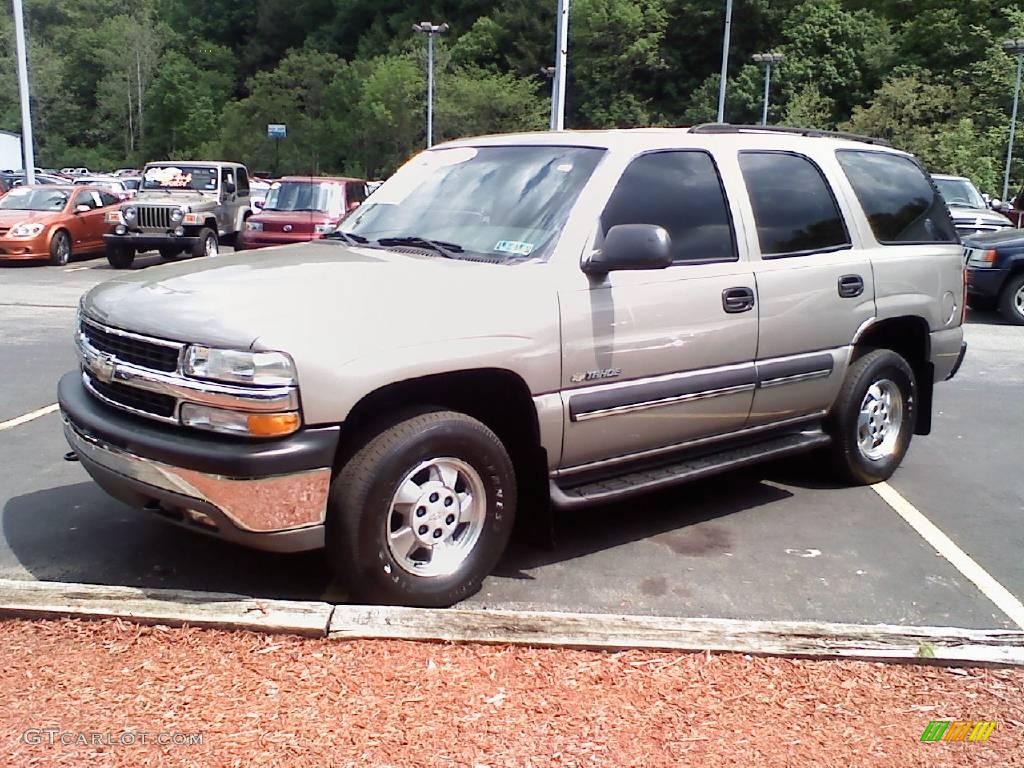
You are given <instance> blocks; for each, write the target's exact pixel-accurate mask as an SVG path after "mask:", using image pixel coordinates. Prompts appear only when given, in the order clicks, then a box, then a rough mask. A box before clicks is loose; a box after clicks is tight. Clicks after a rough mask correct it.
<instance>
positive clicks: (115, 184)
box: [74, 176, 133, 202]
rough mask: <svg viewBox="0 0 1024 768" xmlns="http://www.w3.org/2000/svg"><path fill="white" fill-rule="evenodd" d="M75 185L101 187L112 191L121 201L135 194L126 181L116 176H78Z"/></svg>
mask: <svg viewBox="0 0 1024 768" xmlns="http://www.w3.org/2000/svg"><path fill="white" fill-rule="evenodd" d="M74 184H75V186H88V187H100V188H101V189H105V190H107V191H108V192H110V193H111V194H112V195H113V196H114V197H116V198H117V199H118V200H119V201H121V202H124V201H125V200H128V199H130V198H131V197H132V196H133V195H132V193H131V192H130V191H129V189H128V187H126V186H125V184H124V181H123V180H121V179H118V178H116V177H114V176H78V177H76V178H75V181H74Z"/></svg>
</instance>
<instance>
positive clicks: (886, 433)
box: [829, 349, 917, 485]
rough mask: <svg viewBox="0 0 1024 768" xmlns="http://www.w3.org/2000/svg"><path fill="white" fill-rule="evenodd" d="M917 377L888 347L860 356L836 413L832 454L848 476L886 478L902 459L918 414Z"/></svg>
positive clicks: (866, 481) (860, 480)
mask: <svg viewBox="0 0 1024 768" xmlns="http://www.w3.org/2000/svg"><path fill="white" fill-rule="evenodd" d="M916 409H917V381H916V379H915V378H914V371H913V369H911V367H910V366H909V365H908V364H907V361H906V360H904V359H903V358H902V357H900V356H899V355H898V354H896V353H895V352H893V351H892V350H889V349H876V350H872V351H871V352H868V353H867V354H865V355H863V356H862V357H860V358H858V359H857V360H856V361H854V363H853V364H852V365H850V368H849V370H848V371H847V372H846V379H845V381H844V382H843V386H842V389H841V390H840V391H839V397H838V399H837V400H836V404H835V406H834V408H833V411H832V413H831V414H830V416H829V421H830V424H829V427H830V429H829V431H830V432H831V434H832V439H833V443H832V445H831V451H832V458H833V461H834V463H835V465H836V467H837V469H838V470H839V472H840V474H841V475H842V476H843V477H844V479H846V480H848V481H850V482H852V483H855V484H858V485H870V484H871V483H879V482H881V481H882V480H887V479H888V478H889V477H891V476H892V473H893V472H895V471H896V468H897V467H898V466H899V465H900V462H902V461H903V457H904V456H905V455H906V454H907V449H908V448H909V447H910V439H911V438H912V437H913V435H914V424H915V421H916V419H917V410H916Z"/></svg>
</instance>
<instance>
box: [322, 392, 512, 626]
mask: <svg viewBox="0 0 1024 768" xmlns="http://www.w3.org/2000/svg"><path fill="white" fill-rule="evenodd" d="M441 457H445V458H453V459H457V460H460V461H462V462H464V463H465V464H467V465H469V466H470V467H471V468H472V469H473V470H474V471H475V472H476V473H477V477H478V480H480V481H481V483H482V487H483V488H484V490H485V493H484V496H485V498H486V508H485V510H484V512H483V522H482V527H481V528H480V529H479V536H478V538H477V539H476V542H475V544H474V545H473V546H472V547H471V548H470V549H469V551H468V554H467V555H466V557H465V559H464V560H462V561H461V563H460V564H459V565H458V567H457V569H456V570H454V572H452V573H450V574H440V575H432V576H426V575H418V574H416V573H413V572H411V571H410V570H408V569H407V568H406V567H403V565H402V564H401V563H400V562H399V560H398V559H396V557H395V556H394V555H393V553H392V551H391V547H390V546H389V544H388V537H389V534H390V531H391V529H392V526H393V524H394V521H395V515H394V513H393V512H392V507H391V504H392V500H393V499H394V497H395V494H396V493H397V490H398V487H399V485H400V484H401V483H402V482H403V481H404V480H405V478H406V476H407V475H408V474H409V473H410V472H412V471H413V470H414V469H416V468H417V467H418V466H420V465H421V463H423V462H426V461H430V460H433V459H437V458H441ZM428 492H429V489H428ZM429 500H430V501H437V499H436V494H434V495H433V496H431V497H429ZM442 501H443V500H442ZM418 504H419V502H417V503H416V504H411V505H410V507H409V513H408V514H409V515H410V517H409V520H410V521H414V518H413V517H412V515H413V514H414V512H413V509H414V508H415V509H416V513H415V514H419V513H420V512H421V510H422V508H421V507H419V506H418ZM515 509H516V484H515V471H514V469H513V467H512V462H511V460H510V459H509V456H508V453H507V452H506V450H505V447H504V446H503V445H502V443H501V441H500V440H499V439H498V437H497V436H496V435H495V434H494V433H493V432H492V431H491V430H490V429H488V428H487V427H486V426H485V425H484V424H482V423H480V422H479V421H477V420H476V419H473V418H470V417H469V416H466V415H465V414H461V413H455V412H452V411H430V412H427V413H423V414H420V415H416V416H411V417H408V418H406V419H405V420H403V421H400V422H398V423H397V424H394V426H390V427H387V428H385V429H382V430H381V431H379V432H378V433H377V434H376V435H375V436H374V437H372V438H371V439H369V440H368V441H367V442H366V443H365V444H364V445H363V446H362V448H360V449H359V450H358V451H357V452H356V453H355V455H353V456H352V458H351V459H349V460H348V461H347V462H346V464H345V465H344V467H343V468H342V469H341V471H340V472H339V473H338V474H337V475H336V477H335V479H334V481H333V482H332V484H331V492H330V497H329V501H328V511H327V531H326V541H327V553H328V557H329V558H330V560H331V564H332V567H333V568H334V569H335V571H336V572H337V573H338V575H339V576H340V577H341V578H342V579H343V580H344V582H345V583H346V584H347V586H348V588H349V594H350V597H351V599H353V600H355V601H357V602H364V603H382V604H389V605H409V606H421V607H431V608H440V607H447V606H450V605H453V604H455V603H457V602H459V601H460V600H464V599H465V598H467V597H469V596H471V595H473V594H474V593H475V592H476V591H477V590H479V589H480V584H481V583H482V582H483V580H484V577H486V576H487V575H488V574H489V573H490V572H491V570H492V569H493V568H494V566H495V565H496V564H497V562H498V560H499V558H500V557H501V555H502V553H503V552H504V550H505V546H506V545H507V544H508V540H509V535H510V534H511V532H512V528H513V524H514V521H515ZM431 525H433V523H431ZM417 526H418V523H417ZM426 527H427V526H423V527H422V528H423V529H426ZM399 528H401V526H399ZM466 530H467V531H468V530H469V529H468V528H467V529H466ZM409 551H410V552H411V551H412V550H409Z"/></svg>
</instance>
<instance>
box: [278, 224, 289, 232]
mask: <svg viewBox="0 0 1024 768" xmlns="http://www.w3.org/2000/svg"><path fill="white" fill-rule="evenodd" d="M281 229H283V230H284V231H285V232H291V231H292V225H291V224H285V225H284V226H283V227H281Z"/></svg>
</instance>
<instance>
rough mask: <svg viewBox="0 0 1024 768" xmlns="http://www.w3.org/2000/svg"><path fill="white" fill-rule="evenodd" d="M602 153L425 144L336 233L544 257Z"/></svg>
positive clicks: (478, 252) (498, 254)
mask: <svg viewBox="0 0 1024 768" xmlns="http://www.w3.org/2000/svg"><path fill="white" fill-rule="evenodd" d="M603 155H604V150H602V149H596V148H585V147H555V146H503V147H458V148H452V149H438V150H430V151H427V152H424V153H422V154H420V155H418V156H417V157H416V158H414V159H413V160H411V161H410V162H408V163H407V164H406V165H405V166H403V167H402V168H401V169H399V171H398V172H397V173H396V174H395V175H394V176H392V177H391V178H390V179H388V180H387V181H386V182H385V183H384V184H383V185H381V187H380V188H378V189H377V190H376V191H375V192H374V193H373V194H372V195H370V197H368V198H367V200H366V202H364V203H363V204H362V206H360V207H359V208H358V209H357V210H356V214H355V215H353V216H350V217H349V218H348V219H346V220H345V223H344V224H343V225H342V227H341V231H342V232H344V233H345V234H351V235H356V236H358V237H362V238H366V239H367V240H369V241H375V240H381V239H382V238H383V239H385V240H388V241H389V242H390V241H391V240H392V239H405V238H413V239H417V240H420V241H423V240H432V241H434V242H437V243H445V244H449V245H456V246H458V247H459V248H461V249H462V250H463V251H465V252H467V255H468V256H470V257H472V256H473V255H477V256H479V255H486V256H488V257H490V258H493V259H494V260H496V261H497V260H507V259H510V258H519V259H522V258H529V259H531V260H546V259H547V258H548V256H550V249H551V247H552V246H553V244H554V242H555V240H556V236H557V234H558V233H559V231H560V230H561V228H562V226H563V224H564V223H565V220H566V218H567V217H568V215H569V211H570V209H571V208H572V206H573V204H574V203H575V202H576V198H577V197H579V194H580V192H581V191H582V189H583V186H584V185H585V184H586V183H587V180H588V179H589V178H590V175H591V173H593V171H594V168H596V167H597V164H598V162H599V161H600V160H601V157H602V156H603ZM414 247H416V246H415V245H414Z"/></svg>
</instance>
